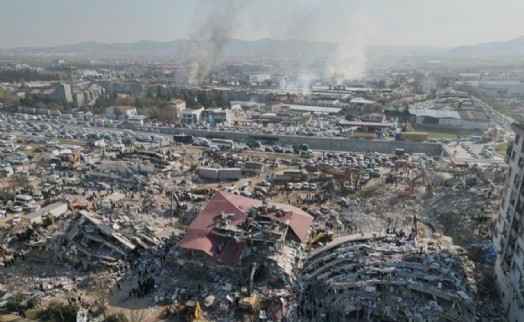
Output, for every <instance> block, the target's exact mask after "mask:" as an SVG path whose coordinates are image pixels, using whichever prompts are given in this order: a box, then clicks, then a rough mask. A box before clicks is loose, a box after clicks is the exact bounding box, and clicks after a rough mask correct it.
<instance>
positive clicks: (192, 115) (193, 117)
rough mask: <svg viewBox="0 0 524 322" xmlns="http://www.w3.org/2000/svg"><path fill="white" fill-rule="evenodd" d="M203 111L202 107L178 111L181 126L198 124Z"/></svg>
mask: <svg viewBox="0 0 524 322" xmlns="http://www.w3.org/2000/svg"><path fill="white" fill-rule="evenodd" d="M203 111H204V108H203V107H201V108H197V109H185V110H183V111H180V113H179V120H180V122H182V123H183V124H199V123H200V122H201V120H202V112H203Z"/></svg>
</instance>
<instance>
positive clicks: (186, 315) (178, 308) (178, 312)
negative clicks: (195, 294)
mask: <svg viewBox="0 0 524 322" xmlns="http://www.w3.org/2000/svg"><path fill="white" fill-rule="evenodd" d="M168 312H169V313H170V314H172V315H174V316H176V317H178V318H180V319H183V320H184V321H187V322H192V321H198V320H200V318H201V317H202V307H201V306H200V302H199V301H193V300H188V301H186V302H185V303H184V304H178V305H176V304H173V306H172V307H171V308H169V309H168Z"/></svg>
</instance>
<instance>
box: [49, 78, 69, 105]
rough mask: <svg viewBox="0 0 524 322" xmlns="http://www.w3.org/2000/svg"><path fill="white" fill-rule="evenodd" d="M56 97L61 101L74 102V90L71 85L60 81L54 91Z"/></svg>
mask: <svg viewBox="0 0 524 322" xmlns="http://www.w3.org/2000/svg"><path fill="white" fill-rule="evenodd" d="M53 95H54V99H55V100H57V101H60V102H65V103H72V102H73V91H72V90H71V85H69V84H67V83H64V82H60V83H59V84H58V86H57V87H56V89H55V91H54V92H53Z"/></svg>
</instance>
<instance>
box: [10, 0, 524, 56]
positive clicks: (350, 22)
mask: <svg viewBox="0 0 524 322" xmlns="http://www.w3.org/2000/svg"><path fill="white" fill-rule="evenodd" d="M224 2H228V3H231V2H233V3H234V4H235V6H233V7H235V8H237V10H236V13H235V14H234V15H232V16H231V17H233V18H228V21H230V23H231V26H232V28H231V29H232V30H233V31H232V34H231V36H232V37H235V38H240V39H249V40H252V39H259V38H266V37H268V38H277V39H288V38H295V39H306V40H319V41H333V42H351V41H353V40H354V39H355V38H358V39H359V41H361V42H363V43H365V45H366V46H385V45H415V46H439V47H452V46H458V45H463V44H476V43H481V42H488V41H496V40H509V39H512V38H516V37H519V36H521V35H524V19H523V18H522V17H524V0H245V1H243V0H230V1H226V0H215V1H212V0H142V1H138V0H0V48H9V47H19V46H52V45H60V44H68V43H77V42H82V41H101V42H132V41H136V40H144V39H147V40H159V41H169V40H176V39H180V38H189V37H191V35H193V34H194V30H195V29H198V28H199V26H201V25H202V24H204V21H205V20H206V18H207V17H208V15H209V13H210V11H211V10H216V6H221V5H225V3H224Z"/></svg>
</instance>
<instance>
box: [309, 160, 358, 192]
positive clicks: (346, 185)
mask: <svg viewBox="0 0 524 322" xmlns="http://www.w3.org/2000/svg"><path fill="white" fill-rule="evenodd" d="M316 168H317V170H318V171H320V172H322V173H325V174H328V175H332V176H333V178H334V179H335V181H336V182H337V184H338V185H339V186H340V189H342V190H350V191H351V190H356V189H357V185H358V179H359V178H360V174H361V172H362V171H361V170H359V169H357V168H347V169H344V170H340V169H336V168H334V167H332V166H329V165H325V164H320V165H318V166H317V167H316Z"/></svg>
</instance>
